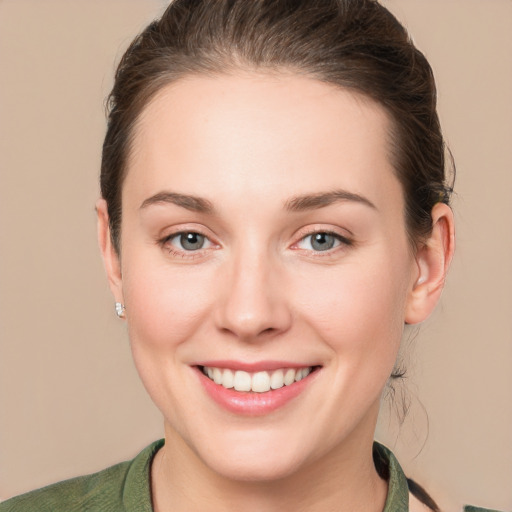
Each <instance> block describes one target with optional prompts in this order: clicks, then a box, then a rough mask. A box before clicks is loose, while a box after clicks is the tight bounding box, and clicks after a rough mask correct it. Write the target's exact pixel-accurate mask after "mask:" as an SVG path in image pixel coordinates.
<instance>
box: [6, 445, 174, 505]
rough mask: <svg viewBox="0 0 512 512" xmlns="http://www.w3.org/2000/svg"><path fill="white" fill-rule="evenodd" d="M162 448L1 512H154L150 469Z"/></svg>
mask: <svg viewBox="0 0 512 512" xmlns="http://www.w3.org/2000/svg"><path fill="white" fill-rule="evenodd" d="M163 444H164V440H163V439H161V440H160V441H156V442H154V443H152V444H151V445H149V446H148V447H147V448H145V449H144V450H142V452H140V453H139V454H138V455H137V456H136V457H135V458H134V459H133V460H131V461H126V462H122V463H121V464H116V465H115V466H112V467H110V468H107V469H104V470H103V471H100V472H99V473H94V474H92V475H87V476H80V477H78V478H72V479H70V480H65V481H63V482H59V483H57V484H52V485H49V486H48V487H43V488H42V489H38V490H36V491H31V492H29V493H26V494H22V495H21V496H17V497H15V498H12V499H10V500H7V501H4V502H3V503H0V512H36V511H37V512H75V511H76V512H153V507H152V505H151V489H150V480H149V476H150V468H151V461H152V459H153V456H154V455H155V453H156V452H157V451H158V450H159V448H161V447H162V446H163Z"/></svg>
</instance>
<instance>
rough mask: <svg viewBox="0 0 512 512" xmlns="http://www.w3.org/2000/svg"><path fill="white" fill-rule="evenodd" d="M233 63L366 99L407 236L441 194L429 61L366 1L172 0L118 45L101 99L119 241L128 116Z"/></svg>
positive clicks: (419, 227)
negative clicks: (387, 123)
mask: <svg viewBox="0 0 512 512" xmlns="http://www.w3.org/2000/svg"><path fill="white" fill-rule="evenodd" d="M239 70H255V71H262V72H279V71H280V70H286V71H291V72H295V73H298V74H302V75H305V76H310V77H312V78H315V79H318V80H320V81H322V82H326V83H329V84H332V85H334V86H337V87H342V88H346V89H349V90H353V91H355V92H358V93H362V94H363V95H366V96H367V97H370V98H372V99H373V100H374V101H376V102H377V103H378V104H380V105H381V106H382V107H384V108H385V109H386V111H387V112H388V114H389V116H390V119H391V129H390V134H389V140H390V158H391V161H392V164H393V167H394V169H395V172H396V175H397V177H398V179H399V180H400V182H401V184H402V187H403V191H404V198H405V209H406V211H405V215H406V225H407V230H408V234H409V237H410V240H411V242H412V243H413V245H414V244H417V243H418V242H420V241H421V240H423V239H424V238H425V237H426V236H427V235H428V234H429V233H430V231H431V229H432V220H431V210H432V207H433V206H434V205H435V204H436V203H437V202H439V201H443V202H445V203H448V201H449V197H450V193H451V190H452V189H451V186H449V185H447V184H446V180H445V144H444V141H443V137H442V134H441V130H440V126H439V119H438V116H437V112H436V87H435V82H434V77H433V74H432V70H431V67H430V65H429V64H428V62H427V60H426V58H425V57H424V55H423V54H422V53H421V52H420V51H418V50H417V49H416V48H415V46H414V45H413V43H412V42H411V40H410V38H409V36H408V34H407V32H406V30H405V29H404V27H403V26H402V25H401V24H400V23H399V22H398V21H397V20H396V18H395V17H394V16H393V15H392V14H391V13H390V12H389V11H388V10H387V9H385V8H384V7H383V6H382V5H380V4H379V3H378V2H377V1H375V0H174V1H173V2H172V3H171V4H170V5H169V7H168V8H167V10H166V11H165V13H164V14H163V15H162V17H161V18H160V19H159V20H157V21H154V22H153V23H151V24H150V25H149V26H148V27H147V28H146V29H145V30H144V31H143V32H142V33H141V34H140V35H139V36H138V37H137V38H136V39H135V40H134V41H133V42H132V44H131V45H130V47H129V48H128V50H127V51H126V53H125V54H124V56H123V58H122V60H121V62H120V64H119V67H118V69H117V73H116V76H115V84H114V87H113V89H112V92H111V94H110V96H109V100H108V109H109V112H108V129H107V133H106V136H105V141H104V145H103V156H102V164H101V193H102V196H103V198H104V199H105V200H106V201H107V204H108V214H109V221H110V229H111V237H112V242H113V244H114V247H115V248H116V250H117V251H118V252H119V250H120V232H121V195H122V194H121V190H122V184H123V180H124V177H125V174H126V168H127V160H128V158H129V154H130V147H131V144H132V139H133V136H134V131H135V128H136V124H137V120H138V118H139V116H140V114H141V112H142V110H143V109H144V108H145V107H146V106H147V105H148V102H149V101H150V100H151V99H152V98H153V97H154V95H155V94H156V93H157V92H158V91H160V90H161V89H162V88H163V87H165V86H166V85H167V84H169V83H171V82H174V81H176V80H179V79H180V78H181V77H184V76H186V75H190V74H219V73H236V72H237V71H239Z"/></svg>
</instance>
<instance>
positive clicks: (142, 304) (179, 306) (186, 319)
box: [123, 251, 212, 356]
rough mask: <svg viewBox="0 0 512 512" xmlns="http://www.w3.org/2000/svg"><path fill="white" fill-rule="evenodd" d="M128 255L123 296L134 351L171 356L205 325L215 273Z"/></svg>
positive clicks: (152, 258)
mask: <svg viewBox="0 0 512 512" xmlns="http://www.w3.org/2000/svg"><path fill="white" fill-rule="evenodd" d="M144 256H145V255H144V252H143V251H140V252H139V253H136V254H134V255H133V256H132V255H127V258H126V260H125V268H126V272H125V273H124V274H123V295H124V300H125V303H126V304H125V305H126V308H127V319H128V328H129V331H130V339H131V342H132V346H133V348H134V350H144V351H148V352H154V353H155V355H157V356H161V355H163V354H164V353H165V354H166V355H167V356H169V354H170V352H169V350H170V349H173V350H175V349H176V348H177V347H179V346H180V345H181V344H182V343H183V342H185V341H187V339H190V338H191V337H192V336H193V334H194V332H195V331H196V330H197V329H198V328H200V326H201V325H202V324H203V323H204V321H205V316H206V312H207V310H208V308H209V305H210V302H211V291H210V287H211V286H210V284H211V279H210V278H209V277H208V276H209V274H211V270H212V269H205V268H194V267H192V266H189V267H187V268H184V269H180V268H179V267H178V268H177V267H176V266H174V267H171V266H170V265H168V264H167V263H166V262H165V261H162V258H161V256H160V257H154V256H153V255H152V254H151V253H150V252H149V255H147V257H144Z"/></svg>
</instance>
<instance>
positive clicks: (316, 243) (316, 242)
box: [297, 231, 351, 252]
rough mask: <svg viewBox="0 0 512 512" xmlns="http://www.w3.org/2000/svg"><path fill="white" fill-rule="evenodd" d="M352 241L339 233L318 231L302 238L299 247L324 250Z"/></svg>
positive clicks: (318, 250)
mask: <svg viewBox="0 0 512 512" xmlns="http://www.w3.org/2000/svg"><path fill="white" fill-rule="evenodd" d="M350 243H351V242H350V240H348V239H347V238H345V237H343V236H341V235H338V234H337V233H329V232H327V231H318V232H316V233H311V234H310V235H307V236H305V237H304V238H302V240H300V241H299V243H298V244H297V247H299V249H306V250H308V251H316V252H323V251H328V250H330V249H333V248H335V247H338V246H339V245H341V244H345V245H350Z"/></svg>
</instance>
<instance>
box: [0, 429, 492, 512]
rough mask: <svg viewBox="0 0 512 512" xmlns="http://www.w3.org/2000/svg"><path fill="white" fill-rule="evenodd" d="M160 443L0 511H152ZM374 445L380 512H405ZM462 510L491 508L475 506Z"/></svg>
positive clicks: (403, 483)
mask: <svg viewBox="0 0 512 512" xmlns="http://www.w3.org/2000/svg"><path fill="white" fill-rule="evenodd" d="M163 444H164V440H163V439H161V440H159V441H156V442H154V443H152V444H151V445H149V446H148V447H147V448H145V449H144V450H142V451H141V452H140V453H139V454H138V455H137V456H136V457H135V458H134V459H132V460H130V461H126V462H122V463H121V464H116V465H115V466H112V467H110V468H107V469H104V470H103V471H100V472H99V473H94V474H92V475H87V476H80V477H78V478H72V479H71V480H65V481H63V482H59V483H57V484H53V485H49V486H48V487H43V488H42V489H38V490H36V491H32V492H29V493H26V494H22V495H21V496H17V497H15V498H12V499H10V500H7V501H4V502H3V503H0V512H75V511H76V512H153V507H152V505H151V484H150V471H151V461H152V459H153V457H154V455H155V454H156V452H157V451H158V450H159V449H160V448H161V447H162V446H163ZM375 449H376V450H377V451H378V452H379V454H380V455H381V456H382V458H383V459H384V460H385V461H387V463H388V467H389V482H388V489H389V490H388V497H387V499H386V506H385V507H384V511H383V512H408V510H409V489H408V486H407V479H406V477H405V475H404V472H403V471H402V468H401V467H400V464H398V461H397V460H396V458H395V456H394V455H393V454H392V453H391V451H389V450H388V449H387V448H386V447H384V446H382V445H381V444H379V443H375ZM464 510H465V512H493V511H491V510H489V509H483V508H476V507H466V508H465V509H464ZM495 512H496V511H495Z"/></svg>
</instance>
